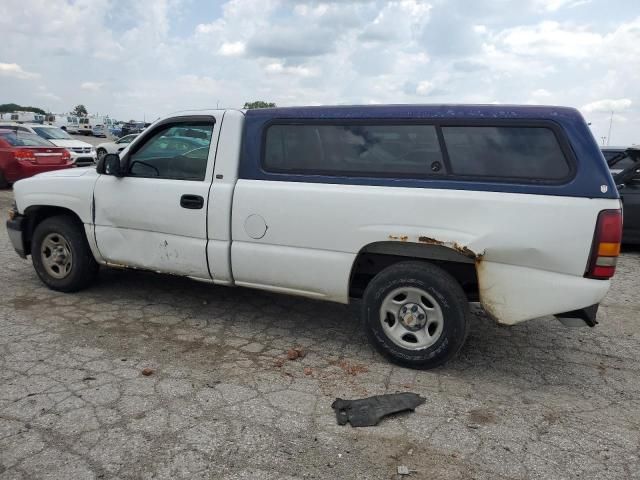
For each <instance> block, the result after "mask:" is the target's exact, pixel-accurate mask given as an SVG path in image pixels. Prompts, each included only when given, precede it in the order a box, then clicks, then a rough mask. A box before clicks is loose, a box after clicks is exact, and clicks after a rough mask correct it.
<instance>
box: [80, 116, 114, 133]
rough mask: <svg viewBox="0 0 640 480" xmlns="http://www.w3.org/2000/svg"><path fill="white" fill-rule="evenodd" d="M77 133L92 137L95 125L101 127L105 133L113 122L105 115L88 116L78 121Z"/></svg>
mask: <svg viewBox="0 0 640 480" xmlns="http://www.w3.org/2000/svg"><path fill="white" fill-rule="evenodd" d="M78 122H79V129H78V133H81V134H83V135H93V129H94V127H95V126H96V125H102V127H103V131H104V132H105V134H106V132H107V131H108V130H109V129H110V128H111V126H112V125H113V121H112V120H111V119H110V118H109V117H108V116H106V115H89V116H87V117H81V118H80V119H79V121H78Z"/></svg>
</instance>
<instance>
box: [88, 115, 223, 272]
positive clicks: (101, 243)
mask: <svg viewBox="0 0 640 480" xmlns="http://www.w3.org/2000/svg"><path fill="white" fill-rule="evenodd" d="M219 120H221V118H220V119H217V118H214V117H213V116H196V117H175V118H172V119H169V120H166V121H163V122H161V123H160V124H158V125H156V126H154V127H153V129H152V130H150V131H149V132H148V133H146V134H145V135H144V137H143V138H140V139H139V141H138V142H136V143H135V144H134V145H132V148H131V149H130V150H129V151H128V152H127V158H128V160H127V172H126V174H125V176H124V177H122V178H117V177H114V176H110V175H101V176H100V178H99V179H98V181H97V182H96V186H95V191H94V199H95V235H96V243H97V246H98V250H99V251H100V254H101V256H102V257H103V258H104V259H105V261H106V262H107V263H111V264H117V265H125V266H129V267H137V268H144V269H150V270H155V271H160V272H167V273H174V274H179V275H188V276H193V277H198V278H204V279H210V278H211V275H210V273H209V269H208V266H207V259H206V247H207V208H206V205H207V201H208V195H209V187H210V185H211V179H212V176H213V167H214V165H213V163H214V159H215V153H216V152H215V146H216V143H217V138H218V133H219V125H220V121H219Z"/></svg>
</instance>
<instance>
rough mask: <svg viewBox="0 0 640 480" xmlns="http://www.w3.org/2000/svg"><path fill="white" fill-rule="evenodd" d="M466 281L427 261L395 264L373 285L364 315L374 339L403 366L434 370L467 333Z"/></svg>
mask: <svg viewBox="0 0 640 480" xmlns="http://www.w3.org/2000/svg"><path fill="white" fill-rule="evenodd" d="M468 316H469V304H468V300H467V298H466V295H465V294H464V291H463V290H462V288H461V287H460V284H459V283H458V282H457V281H456V280H455V279H454V278H453V277H452V276H451V275H449V274H448V273H447V272H446V271H444V270H442V269H441V268H439V267H437V266H435V265H432V264H429V263H426V262H402V263H398V264H395V265H392V266H390V267H388V268H386V269H385V270H383V271H382V272H380V273H379V274H378V275H376V276H375V277H374V278H373V280H371V282H370V283H369V285H368V286H367V288H366V290H365V293H364V297H363V302H362V317H363V320H364V324H365V328H366V331H367V334H368V336H369V340H370V341H371V343H372V344H373V345H374V346H375V347H376V348H377V349H378V350H379V351H380V352H381V353H382V354H383V355H385V356H386V357H388V358H389V359H390V360H392V361H393V362H395V363H398V364H400V365H403V366H406V367H411V368H420V369H429V368H434V367H437V366H439V365H442V364H443V363H445V362H447V361H448V360H450V359H451V358H453V357H454V356H455V355H456V354H457V353H458V351H459V350H460V348H461V347H462V345H463V344H464V341H465V339H466V337H467V332H468Z"/></svg>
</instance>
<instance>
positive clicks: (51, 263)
mask: <svg viewBox="0 0 640 480" xmlns="http://www.w3.org/2000/svg"><path fill="white" fill-rule="evenodd" d="M40 258H41V259H42V265H43V266H44V269H45V270H46V272H47V273H48V274H49V275H51V276H52V277H53V278H57V279H62V278H65V277H66V276H68V275H69V274H70V273H71V268H72V267H73V255H72V253H71V247H70V246H69V242H67V239H66V238H64V237H63V236H62V235H60V234H59V233H50V234H49V235H47V236H46V237H45V238H44V240H43V241H42V246H41V247H40Z"/></svg>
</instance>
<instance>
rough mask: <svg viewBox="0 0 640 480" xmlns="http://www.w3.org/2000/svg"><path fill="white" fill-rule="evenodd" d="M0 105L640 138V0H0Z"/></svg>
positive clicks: (618, 140)
mask: <svg viewBox="0 0 640 480" xmlns="http://www.w3.org/2000/svg"><path fill="white" fill-rule="evenodd" d="M0 31H2V32H3V33H2V41H1V42H0V103H8V102H16V103H20V104H28V105H34V106H40V107H42V108H45V109H46V110H51V111H54V112H65V111H68V110H70V109H71V108H72V107H73V106H74V105H76V104H78V103H84V104H85V105H86V106H87V108H88V109H89V111H90V112H99V113H108V114H110V115H111V116H112V117H115V118H118V119H122V120H128V119H130V118H135V119H142V118H143V116H144V117H145V118H146V119H155V118H157V117H158V116H161V115H166V114H168V113H170V112H172V111H177V110H183V109H188V108H205V107H212V106H213V107H215V106H216V105H219V106H221V107H223V106H224V107H240V106H242V104H243V103H244V102H245V101H248V100H258V99H260V100H267V101H273V102H276V103H277V104H278V105H301V104H306V105H311V104H337V103H340V104H344V103H351V104H353V103H364V104H368V103H532V104H558V105H570V106H575V107H578V108H580V109H581V111H582V112H583V113H584V115H585V117H586V119H587V120H588V121H589V122H592V128H593V132H594V135H595V136H596V137H597V138H598V140H599V141H601V139H600V137H602V136H607V135H608V129H609V120H610V118H611V112H612V111H614V112H615V113H614V115H613V129H612V135H611V139H610V140H611V144H629V143H640V81H639V75H638V73H639V72H640V3H639V1H638V0H474V1H471V0H426V1H422V0H397V1H375V0H371V1H367V0H344V1H338V2H321V1H313V0H312V1H306V2H305V1H300V0H229V1H214V0H150V1H142V0H139V1H138V0H136V1H130V0H2V1H1V2H0Z"/></svg>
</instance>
